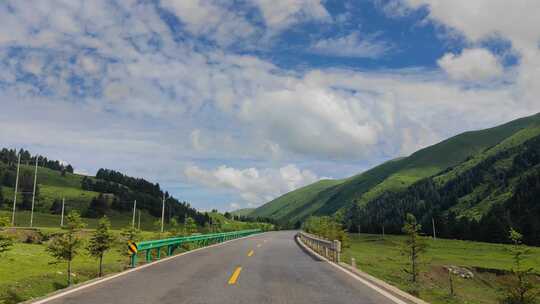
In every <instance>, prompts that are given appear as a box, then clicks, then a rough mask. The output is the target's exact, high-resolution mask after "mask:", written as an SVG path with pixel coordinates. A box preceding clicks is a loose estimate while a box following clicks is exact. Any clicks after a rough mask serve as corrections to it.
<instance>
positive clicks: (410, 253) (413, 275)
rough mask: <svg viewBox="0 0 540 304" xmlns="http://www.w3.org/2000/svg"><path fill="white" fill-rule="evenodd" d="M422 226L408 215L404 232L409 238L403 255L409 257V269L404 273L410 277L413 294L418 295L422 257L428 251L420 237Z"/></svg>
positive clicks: (404, 246) (404, 245) (412, 216)
mask: <svg viewBox="0 0 540 304" xmlns="http://www.w3.org/2000/svg"><path fill="white" fill-rule="evenodd" d="M421 229H422V226H421V225H420V224H418V223H417V222H416V217H414V215H412V214H410V213H407V216H406V218H405V225H404V226H403V232H404V233H405V234H406V235H407V238H406V240H405V242H404V244H403V247H402V254H403V255H405V256H406V257H407V260H408V263H407V264H408V267H407V268H404V269H403V271H404V272H405V273H406V274H408V275H409V276H410V282H411V284H412V292H413V293H415V294H418V277H419V275H420V269H419V266H420V265H419V264H420V257H421V256H422V254H423V253H424V252H425V251H426V249H427V244H426V243H425V241H424V240H423V239H422V237H421V236H420V235H419V232H420V231H421Z"/></svg>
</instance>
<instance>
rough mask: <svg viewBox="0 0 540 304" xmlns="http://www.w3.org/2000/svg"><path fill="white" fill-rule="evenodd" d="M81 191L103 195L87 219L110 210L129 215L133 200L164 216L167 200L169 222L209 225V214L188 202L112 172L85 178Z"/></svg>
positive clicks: (146, 183) (86, 213) (149, 210)
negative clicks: (189, 221)
mask: <svg viewBox="0 0 540 304" xmlns="http://www.w3.org/2000/svg"><path fill="white" fill-rule="evenodd" d="M81 188H82V189H83V190H88V191H95V192H99V193H100V195H98V196H97V197H95V198H93V199H92V201H91V202H90V205H89V207H88V209H87V211H86V212H85V214H84V216H86V217H101V216H103V215H105V214H107V213H108V212H109V211H110V210H116V211H124V212H129V211H131V210H132V209H133V204H134V201H137V209H141V210H146V211H148V213H149V214H151V215H152V216H154V217H161V212H162V199H163V197H165V216H166V221H167V223H168V222H169V221H170V220H171V219H173V218H174V219H175V220H176V221H179V222H182V223H183V222H184V221H185V220H186V219H187V218H193V219H194V220H195V221H196V222H197V224H198V225H201V226H204V225H205V224H206V223H209V222H210V217H209V215H208V214H205V213H201V212H198V211H197V210H196V209H195V208H193V207H192V206H191V205H190V204H189V203H187V202H185V201H184V202H181V201H179V200H177V199H176V198H174V197H173V196H171V195H169V193H168V192H166V191H165V192H164V191H163V190H162V189H161V187H160V186H159V184H158V183H156V184H153V183H151V182H149V181H146V180H145V179H141V178H133V177H129V176H126V175H124V174H122V173H119V172H116V171H113V170H108V169H100V170H99V171H98V174H96V178H92V177H84V178H83V179H82V181H81ZM107 194H109V195H107ZM110 194H112V195H110ZM57 207H58V206H57ZM56 209H58V208H56Z"/></svg>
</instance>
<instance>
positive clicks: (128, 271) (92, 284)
mask: <svg viewBox="0 0 540 304" xmlns="http://www.w3.org/2000/svg"><path fill="white" fill-rule="evenodd" d="M262 234H264V232H263V233H259V234H252V235H248V236H245V237H241V238H238V239H234V240H229V241H225V242H223V243H218V244H214V245H210V246H206V247H201V248H197V249H193V250H191V251H187V252H183V253H180V254H176V255H173V256H170V257H166V258H163V259H160V260H157V261H154V262H151V263H148V264H144V265H141V266H139V267H135V268H131V269H129V270H125V271H122V272H119V273H117V274H114V275H111V276H108V277H105V278H103V279H101V280H97V281H94V282H91V283H88V284H84V283H82V284H83V285H81V286H79V287H75V288H73V289H70V290H66V291H64V292H60V293H58V294H55V295H52V296H50V297H47V298H44V299H40V300H39V299H38V300H36V301H34V302H32V301H29V302H25V303H31V304H43V303H47V302H50V301H52V300H56V299H58V298H61V297H63V296H67V295H69V294H72V293H75V292H77V291H80V290H83V289H85V288H88V287H92V286H95V285H98V284H102V283H105V282H107V281H110V280H112V279H116V278H118V277H121V276H123V275H126V274H128V273H132V272H135V271H138V270H141V269H144V268H147V267H150V266H153V265H157V264H159V263H162V262H166V261H169V260H172V259H174V258H178V257H181V256H184V255H187V254H190V253H193V252H197V251H201V250H204V249H210V248H213V247H219V246H222V245H225V244H227V243H230V242H234V241H239V240H243V239H246V238H250V237H254V236H257V235H262Z"/></svg>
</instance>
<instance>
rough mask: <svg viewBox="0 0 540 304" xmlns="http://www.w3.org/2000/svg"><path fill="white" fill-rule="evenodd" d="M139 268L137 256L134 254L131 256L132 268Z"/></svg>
mask: <svg viewBox="0 0 540 304" xmlns="http://www.w3.org/2000/svg"><path fill="white" fill-rule="evenodd" d="M135 267H137V254H136V253H134V254H132V255H131V268H135Z"/></svg>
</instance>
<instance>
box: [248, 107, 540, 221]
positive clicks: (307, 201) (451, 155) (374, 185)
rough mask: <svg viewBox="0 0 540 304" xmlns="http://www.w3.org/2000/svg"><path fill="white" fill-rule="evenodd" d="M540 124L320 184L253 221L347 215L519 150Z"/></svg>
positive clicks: (449, 143)
mask: <svg viewBox="0 0 540 304" xmlns="http://www.w3.org/2000/svg"><path fill="white" fill-rule="evenodd" d="M539 124H540V114H536V115H533V116H529V117H525V118H521V119H517V120H514V121H511V122H509V123H506V124H503V125H500V126H497V127H494V128H490V129H485V130H480V131H471V132H465V133H462V134H459V135H457V136H454V137H452V138H449V139H447V140H445V141H442V142H440V143H438V144H435V145H433V146H430V147H427V148H424V149H421V150H419V151H417V152H415V153H413V154H412V155H410V156H408V157H404V158H399V159H395V160H391V161H388V162H385V163H383V164H381V165H379V166H377V167H374V168H373V169H370V170H368V171H365V172H363V173H361V174H358V175H355V176H352V177H350V178H347V179H342V180H328V181H319V182H317V183H314V184H312V185H309V186H306V187H303V188H300V189H297V190H295V191H292V192H289V193H287V194H285V195H283V196H281V197H278V198H276V199H274V200H273V201H270V202H268V203H267V204H265V205H263V206H261V207H259V208H257V209H256V210H254V211H253V212H252V213H251V214H250V215H251V216H261V217H269V218H273V219H275V220H277V221H280V222H282V223H297V222H301V221H303V220H304V219H305V218H307V217H308V216H310V215H330V214H335V213H336V212H337V211H339V210H342V211H344V210H347V209H348V207H351V206H353V204H354V203H357V204H358V205H360V206H363V205H366V204H368V203H369V202H370V201H373V200H375V199H377V198H379V197H381V196H382V195H386V194H387V193H395V192H400V191H403V190H405V189H407V188H408V187H409V186H411V185H413V184H414V183H416V182H418V181H420V180H422V179H424V178H427V177H430V176H433V175H435V174H437V173H439V172H441V171H443V170H445V169H447V168H450V167H454V166H457V165H459V164H461V163H462V162H464V161H466V160H468V159H469V158H471V157H473V156H475V155H480V154H481V153H482V152H484V151H486V150H487V149H489V148H492V147H494V146H497V145H499V144H501V146H499V148H497V149H500V148H501V147H504V146H505V145H519V144H520V143H523V141H524V140H526V139H528V138H531V137H534V136H535V135H538V134H539V130H538V127H537V126H538V125H539ZM478 157H481V156H478ZM464 166H466V164H464Z"/></svg>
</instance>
